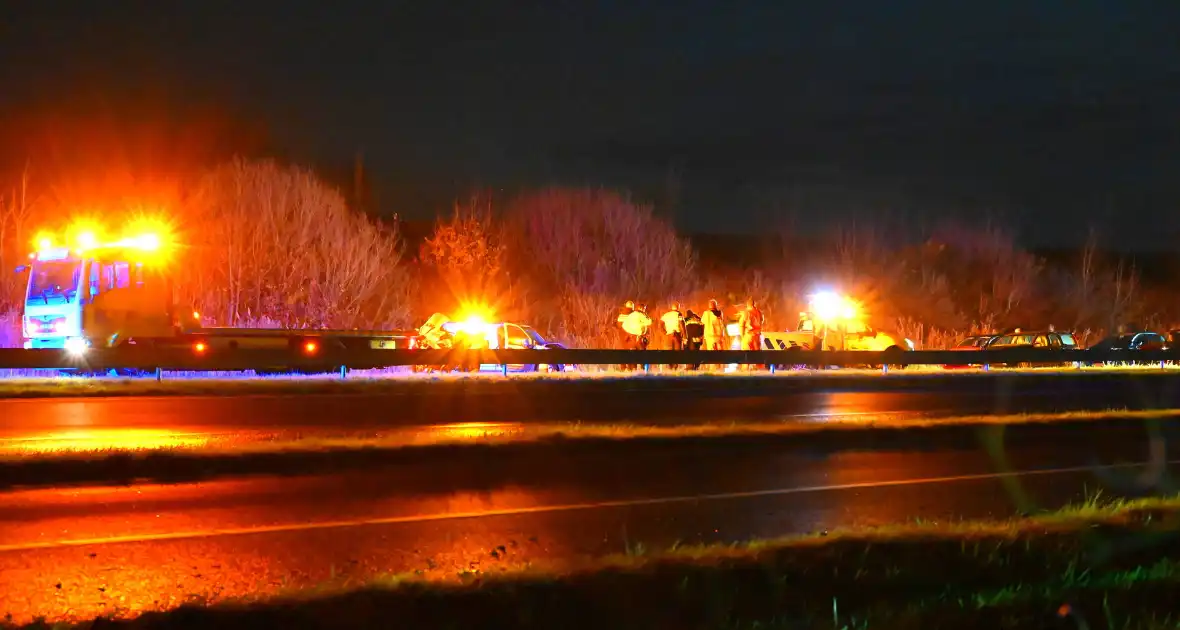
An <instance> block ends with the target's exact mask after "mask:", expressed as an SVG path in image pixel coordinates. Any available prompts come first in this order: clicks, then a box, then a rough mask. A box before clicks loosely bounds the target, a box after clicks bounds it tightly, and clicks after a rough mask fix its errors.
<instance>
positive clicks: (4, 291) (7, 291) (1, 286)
mask: <svg viewBox="0 0 1180 630" xmlns="http://www.w3.org/2000/svg"><path fill="white" fill-rule="evenodd" d="M33 206H34V204H33V200H32V198H31V197H30V191H29V169H28V166H26V167H25V168H24V169H23V170H22V171H21V174H20V180H19V181H18V182H17V183H16V184H15V185H13V186H12V188H11V189H10V190H9V191H8V192H7V194H0V264H2V265H4V269H7V270H12V269H13V267H15V266H16V265H18V264H21V263H22V262H25V260H26V258H25V257H26V256H28V253H29V248H30V247H31V243H30V242H29V239H30V238H31V237H32V228H31V226H30V225H29V220H30V218H31V217H32V213H33ZM2 271H3V270H0V272H2ZM0 277H3V278H4V280H3V282H0V310H4V309H13V308H17V307H19V305H20V303H21V295H22V293H23V290H24V278H25V276H18V275H16V274H12V273H3V274H2V275H0Z"/></svg>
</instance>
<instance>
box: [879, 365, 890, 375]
mask: <svg viewBox="0 0 1180 630" xmlns="http://www.w3.org/2000/svg"><path fill="white" fill-rule="evenodd" d="M881 373H882V374H888V373H889V364H888V363H882V364H881Z"/></svg>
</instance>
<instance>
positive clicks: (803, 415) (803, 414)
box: [0, 379, 1180, 450]
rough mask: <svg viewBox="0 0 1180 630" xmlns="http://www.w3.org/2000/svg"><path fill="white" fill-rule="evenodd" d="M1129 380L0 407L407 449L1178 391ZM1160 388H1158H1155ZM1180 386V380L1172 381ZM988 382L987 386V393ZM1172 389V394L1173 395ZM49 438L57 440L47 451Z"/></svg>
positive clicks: (120, 440)
mask: <svg viewBox="0 0 1180 630" xmlns="http://www.w3.org/2000/svg"><path fill="white" fill-rule="evenodd" d="M1149 382H1150V380H1149V379H1145V380H1143V381H1134V380H1131V381H1126V382H1125V383H1122V384H1116V385H1113V386H1110V387H1102V386H1093V385H1094V384H1093V383H1091V384H1090V385H1088V386H1086V387H1083V388H1081V389H1071V390H1070V391H1068V392H1056V393H1054V391H1053V390H1051V389H1050V390H1046V389H1045V387H1044V386H1027V387H1026V386H1017V385H1012V384H1011V383H1010V382H1008V381H1002V382H1001V381H997V383H998V384H997V385H996V388H993V389H987V390H986V391H981V390H978V389H968V390H964V391H942V392H940V391H894V392H889V391H884V392H882V391H877V392H809V391H790V392H784V393H781V394H777V395H776V394H767V393H759V394H753V395H747V394H744V393H743V392H742V391H741V390H740V389H738V390H732V388H713V389H712V390H709V391H704V392H700V393H698V394H691V395H690V394H686V393H681V394H679V395H677V396H664V395H658V394H645V395H634V393H628V392H629V390H628V389H627V386H626V385H621V386H619V388H618V391H617V393H616V395H612V396H608V397H602V396H598V397H595V398H594V399H593V400H584V399H583V400H579V399H576V398H575V399H572V400H570V399H557V400H536V399H530V398H527V397H524V396H514V395H512V393H511V392H509V393H508V395H506V396H495V397H490V398H489V397H479V396H474V397H462V396H458V397H452V396H438V397H428V398H432V400H425V399H423V398H422V397H418V398H414V397H410V398H405V397H400V396H397V395H374V394H323V395H305V396H241V397H112V398H46V399H29V400H12V399H8V400H0V450H4V449H8V450H12V449H21V448H31V449H32V450H36V448H37V445H38V444H39V443H40V444H42V445H43V446H44V447H45V449H46V450H52V449H53V448H54V447H55V446H57V447H61V446H62V445H63V444H64V445H65V446H69V445H71V444H75V443H78V444H80V443H85V442H87V441H89V442H91V443H94V444H97V445H99V447H103V446H131V447H145V448H150V447H153V446H166V445H180V446H200V445H203V444H204V443H206V442H209V441H210V440H214V441H218V440H230V441H233V440H238V441H251V440H266V439H285V438H290V437H300V436H309V435H337V436H365V435H371V434H372V433H373V432H381V433H382V436H384V437H389V436H391V435H395V436H396V435H400V436H403V437H404V438H405V440H406V441H407V442H411V443H412V442H415V441H421V440H437V439H438V438H439V437H445V438H463V437H479V436H481V435H483V434H485V433H487V432H489V431H491V432H521V431H526V430H527V428H526V427H527V426H530V425H536V424H543V423H546V422H549V423H552V422H571V421H573V422H577V421H584V422H594V423H600V422H613V423H623V424H649V425H659V424H684V423H708V422H716V423H730V422H735V421H738V422H740V421H743V420H750V419H754V420H758V421H767V420H777V421H783V422H823V421H825V420H829V419H832V418H834V417H840V418H844V419H848V418H854V417H856V416H874V415H876V416H885V415H899V414H901V415H915V416H954V415H975V414H996V413H1022V412H1056V411H1076V410H1106V409H1112V408H1114V409H1121V408H1130V409H1154V408H1170V407H1172V408H1174V407H1180V386H1173V385H1172V384H1171V383H1172V382H1173V381H1169V382H1168V383H1169V384H1168V385H1167V386H1164V387H1157V386H1155V385H1144V384H1143V383H1149ZM1161 382H1162V381H1161ZM1174 383H1176V384H1180V381H1174ZM989 387H990V386H989ZM1173 389H1176V391H1172V390H1173ZM55 441H56V442H57V443H59V444H57V445H55Z"/></svg>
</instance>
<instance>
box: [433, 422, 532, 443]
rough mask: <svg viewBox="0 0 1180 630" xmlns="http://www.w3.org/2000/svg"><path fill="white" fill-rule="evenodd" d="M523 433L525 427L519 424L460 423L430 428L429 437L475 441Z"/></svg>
mask: <svg viewBox="0 0 1180 630" xmlns="http://www.w3.org/2000/svg"><path fill="white" fill-rule="evenodd" d="M523 432H524V425H522V424H520V423H517V422H459V423H456V424H440V425H438V426H433V427H430V429H429V431H428V432H427V437H428V438H429V439H430V440H439V439H442V440H474V439H479V438H484V437H488V436H497V435H512V434H517V433H523Z"/></svg>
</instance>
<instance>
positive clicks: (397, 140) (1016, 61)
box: [0, 0, 1180, 248]
mask: <svg viewBox="0 0 1180 630" xmlns="http://www.w3.org/2000/svg"><path fill="white" fill-rule="evenodd" d="M172 4H181V3H168V2H148V1H144V2H117V1H107V2H67V1H65V0H60V1H51V0H43V1H36V2H26V1H18V0H9V1H8V2H5V3H4V8H3V9H2V10H0V54H2V55H3V57H2V59H3V64H2V66H0V90H2V96H0V99H2V103H3V107H4V108H5V111H6V115H8V116H10V117H11V116H13V115H16V114H18V113H27V112H29V111H31V110H37V109H38V108H47V107H59V106H62V104H63V103H65V104H68V107H65V109H68V110H69V111H70V112H72V114H71V115H74V116H78V115H82V114H80V112H82V113H85V112H89V111H91V110H95V111H97V110H101V109H102V108H104V107H105V108H119V107H124V106H126V105H125V104H126V103H128V102H133V101H134V102H137V103H138V105H139V106H140V107H141V108H142V110H143V113H142V115H143V116H147V117H151V116H153V115H154V114H153V112H152V111H150V110H151V107H149V106H145V103H156V102H162V101H167V102H169V103H173V104H175V103H181V104H183V103H194V102H200V103H216V104H219V105H220V106H222V107H224V108H226V110H227V111H231V112H233V115H234V116H241V117H242V118H243V119H244V120H253V121H265V123H266V125H267V127H268V128H269V133H270V135H271V136H272V138H271V141H272V143H273V145H274V146H276V147H280V148H281V149H282V150H283V151H284V152H286V153H287V154H289V155H292V156H296V157H297V158H300V159H304V160H307V161H315V162H317V163H323V164H327V163H332V164H344V165H347V164H348V163H349V162H350V160H351V159H352V156H353V155H354V154H356V153H357V152H358V151H363V153H364V155H365V160H366V163H367V165H368V168H369V173H370V176H371V179H372V181H373V185H374V187H375V188H376V194H377V197H378V199H379V204H380V209H381V210H382V211H383V212H399V213H401V214H403V215H405V216H409V217H425V216H429V215H431V214H433V213H434V212H435V211H437V210H439V209H441V208H444V207H446V206H447V205H448V203H449V200H451V199H453V198H454V197H457V196H463V195H465V194H466V193H467V192H468V191H470V190H471V189H472V188H473V187H476V186H483V187H493V188H496V189H503V190H506V191H512V190H515V189H518V188H520V187H522V186H531V185H538V184H548V183H570V184H595V185H598V184H602V185H608V186H619V187H626V188H629V189H631V190H633V191H635V192H636V194H637V196H639V197H641V198H643V199H646V200H651V201H653V202H655V203H657V204H658V205H659V206H660V207H661V208H666V209H670V210H669V211H671V212H674V214H675V218H676V221H677V222H678V223H679V224H680V225H681V227H682V228H683V229H685V230H690V231H711V232H754V231H760V230H773V229H777V227H778V226H780V225H782V224H784V223H789V224H791V225H793V226H794V229H795V230H797V231H799V232H803V233H813V232H816V231H818V230H821V229H823V228H824V227H825V226H827V225H830V224H831V223H832V222H833V221H838V220H845V219H848V218H851V217H857V216H861V217H866V216H872V215H875V214H886V213H892V214H894V215H900V216H904V217H907V218H908V220H911V221H914V222H915V223H918V224H930V223H932V222H935V221H937V220H938V219H939V218H941V217H973V216H984V215H986V214H989V213H990V214H992V215H996V216H999V217H1001V218H1004V219H1005V220H1006V221H1007V222H1009V223H1011V224H1014V225H1016V226H1017V227H1018V229H1019V231H1020V233H1021V235H1022V237H1023V238H1024V240H1026V241H1027V242H1030V243H1033V244H1041V245H1056V244H1064V243H1067V242H1068V241H1071V240H1074V239H1077V238H1080V235H1081V234H1083V233H1084V232H1085V231H1086V229H1087V224H1088V223H1091V222H1099V223H1100V224H1101V225H1102V226H1104V227H1105V228H1106V229H1108V230H1109V233H1110V235H1111V238H1112V239H1119V240H1121V241H1124V242H1131V243H1133V244H1134V245H1135V246H1136V247H1152V248H1154V247H1163V246H1167V245H1169V240H1170V239H1172V238H1173V237H1174V236H1175V235H1177V234H1180V177H1178V175H1180V35H1178V34H1177V30H1176V27H1177V25H1180V2H1176V1H1175V0H1160V1H1158V2H1149V1H1131V0H1122V1H1117V0H1111V1H1106V2H1098V1H1094V0H1069V1H1067V0H1060V1H1050V0H1035V1H1030V0H993V1H990V2H976V3H967V2H957V1H953V0H952V1H948V0H941V1H938V0H931V1H929V2H922V1H918V0H890V1H883V0H860V1H857V0H848V1H845V2H838V1H837V2H806V3H805V2H788V1H785V0H779V1H776V2H765V3H759V2H696V1H692V0H679V1H676V2H644V1H642V0H631V1H621V2H608V1H601V2H565V1H558V0H554V1H550V2H524V1H519V2H493V1H491V0H484V1H482V2H467V1H459V0H446V1H433V0H423V1H419V2H395V1H385V2H363V3H361V2H351V3H350V2H343V1H341V2H310V1H299V0H292V1H290V2H267V1H262V0H258V1H253V2H243V1H239V2H213V1H205V2H186V3H184V4H185V8H183V9H173V10H169V7H170V5H172ZM141 94H150V95H152V96H151V98H148V97H146V96H145V97H143V98H142V99H141V98H140V97H139V95H141ZM51 104H52V105H51ZM128 107H129V106H128ZM137 115H140V114H137Z"/></svg>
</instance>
